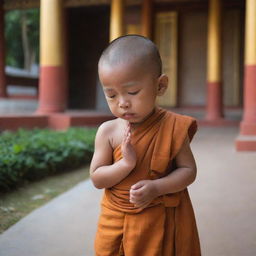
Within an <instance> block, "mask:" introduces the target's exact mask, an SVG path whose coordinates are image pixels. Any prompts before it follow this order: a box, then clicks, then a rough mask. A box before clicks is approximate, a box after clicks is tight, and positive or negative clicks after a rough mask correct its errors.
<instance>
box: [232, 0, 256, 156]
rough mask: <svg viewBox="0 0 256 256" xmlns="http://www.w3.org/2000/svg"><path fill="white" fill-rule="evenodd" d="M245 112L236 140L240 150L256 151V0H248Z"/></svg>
mask: <svg viewBox="0 0 256 256" xmlns="http://www.w3.org/2000/svg"><path fill="white" fill-rule="evenodd" d="M244 71H245V72H244V113H243V121H242V122H241V124H240V135H239V137H238V138H237V140H236V148H237V150H239V151H256V1H255V0H247V1H246V28H245V68H244Z"/></svg>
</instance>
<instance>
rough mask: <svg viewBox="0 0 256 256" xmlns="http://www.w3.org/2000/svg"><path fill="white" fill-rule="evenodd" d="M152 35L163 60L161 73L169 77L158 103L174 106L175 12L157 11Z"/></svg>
mask: <svg viewBox="0 0 256 256" xmlns="http://www.w3.org/2000/svg"><path fill="white" fill-rule="evenodd" d="M154 35H155V38H154V41H155V43H156V45H157V46H158V49H159V52H160V55H161V58H162V62H163V73H164V74H166V75H167V76H168V77H169V85H168V89H167V91H166V93H165V94H164V95H163V96H161V97H159V98H158V104H159V105H160V106H164V107H175V106H176V105H177V13H176V12H171V11H169V12H159V13H157V14H156V17H155V33H154Z"/></svg>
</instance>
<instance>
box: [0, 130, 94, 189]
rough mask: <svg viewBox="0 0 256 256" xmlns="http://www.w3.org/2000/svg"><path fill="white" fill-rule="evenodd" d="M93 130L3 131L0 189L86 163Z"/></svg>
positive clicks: (92, 138)
mask: <svg viewBox="0 0 256 256" xmlns="http://www.w3.org/2000/svg"><path fill="white" fill-rule="evenodd" d="M95 133H96V129H92V128H91V129H85V128H70V129H68V130H67V131H52V130H48V129H44V130H42V129H35V130H23V129H20V130H18V131H17V132H9V131H6V132H4V133H2V134H1V135H0V190H1V191H6V190H9V189H11V188H13V187H16V186H18V185H19V184H21V183H22V182H24V181H25V180H36V179H40V178H42V177H45V176H47V175H50V174H54V173H57V172H62V171H66V170H69V169H73V168H76V167H79V166H81V165H83V164H85V163H88V162H89V161H90V159H91V157H92V154H93V151H94V138H95Z"/></svg>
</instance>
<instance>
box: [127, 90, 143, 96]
mask: <svg viewBox="0 0 256 256" xmlns="http://www.w3.org/2000/svg"><path fill="white" fill-rule="evenodd" d="M139 91H140V90H138V91H136V92H128V94H130V95H136V94H138V93H139Z"/></svg>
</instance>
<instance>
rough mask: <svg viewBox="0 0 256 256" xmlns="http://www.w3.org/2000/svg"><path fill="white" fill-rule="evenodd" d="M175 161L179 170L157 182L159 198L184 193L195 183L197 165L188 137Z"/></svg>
mask: <svg viewBox="0 0 256 256" xmlns="http://www.w3.org/2000/svg"><path fill="white" fill-rule="evenodd" d="M175 160H176V165H177V169H175V170H174V171H173V172H171V173H170V174H169V175H167V176H166V177H163V178H161V179H157V180H155V186H156V190H157V194H158V195H159V196H160V195H165V194H169V193H175V192H179V191H182V190H183V189H185V188H186V187H187V186H189V185H190V184H191V183H193V182H194V180H195V178H196V172H197V169H196V163H195V159H194V156H193V154H192V152H191V149H190V145H189V139H188V137H187V138H186V140H185V142H184V144H183V146H182V148H181V150H180V152H179V153H178V155H177V156H176V158H175Z"/></svg>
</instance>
